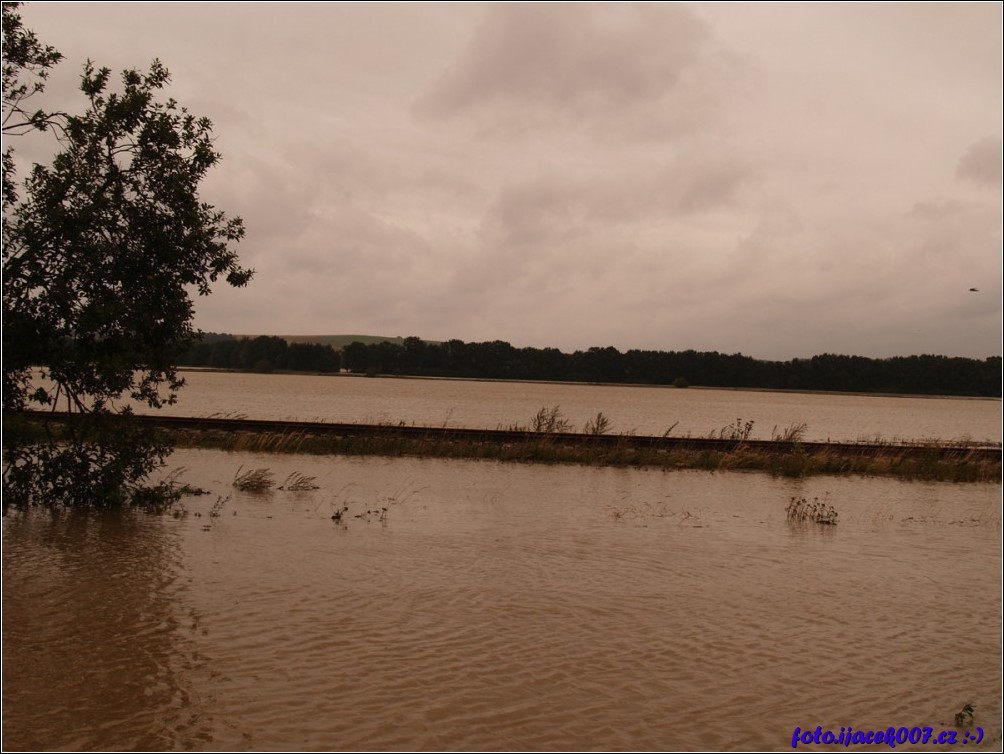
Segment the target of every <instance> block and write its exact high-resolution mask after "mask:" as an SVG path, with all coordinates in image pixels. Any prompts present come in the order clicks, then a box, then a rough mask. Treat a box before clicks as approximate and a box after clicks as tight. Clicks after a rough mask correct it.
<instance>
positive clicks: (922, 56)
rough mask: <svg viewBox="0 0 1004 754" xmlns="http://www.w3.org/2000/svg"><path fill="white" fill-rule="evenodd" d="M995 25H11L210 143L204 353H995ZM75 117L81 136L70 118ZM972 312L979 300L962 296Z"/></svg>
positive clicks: (945, 19)
mask: <svg viewBox="0 0 1004 754" xmlns="http://www.w3.org/2000/svg"><path fill="white" fill-rule="evenodd" d="M1001 8H1002V5H1001V4H1000V3H997V2H987V3H975V4H965V3H951V4H944V5H938V4H916V5H914V4H883V5H860V4H853V5H842V4H837V5H828V4H827V5H824V4H816V3H813V4H808V5H798V4H794V3H784V4H776V5H774V4H763V5H750V4H745V3H742V4H736V5H732V4H710V5H704V4H666V5H663V4H643V5H626V4H587V5H574V4H561V5H536V4H510V3H506V4H504V5H482V4H472V5H462V4H458V3H449V4H446V5H431V4H430V5H393V4H382V3H378V4H366V5H351V4H332V5H327V4H310V5H297V4H295V3H281V4H279V3H264V4H243V5H242V4H236V3H227V4H212V3H191V4H182V3H170V4H163V5H158V4H153V3H142V4H140V3H116V4H102V3H73V4H62V3H32V4H29V5H27V6H25V7H24V8H23V9H22V16H23V18H24V21H25V25H26V26H27V27H28V28H31V29H33V30H35V32H36V33H37V34H38V35H39V37H40V38H41V39H42V41H44V42H46V43H48V44H52V45H54V46H55V47H56V48H57V49H59V50H60V51H61V52H62V53H63V54H64V55H65V56H66V59H65V60H64V61H63V62H62V63H61V64H60V66H59V68H58V69H57V71H56V73H55V74H54V75H53V78H52V83H51V84H50V87H49V91H48V93H47V96H49V98H50V102H52V101H54V100H60V101H61V104H62V103H64V102H65V100H66V98H67V97H70V98H73V89H74V87H75V86H76V83H77V82H78V80H79V75H80V70H81V67H82V65H83V63H84V61H85V60H86V59H87V58H88V57H90V58H92V59H94V61H95V62H96V63H97V64H99V65H105V66H109V67H111V68H113V69H122V68H124V67H145V66H146V65H148V64H149V62H150V61H151V60H152V59H153V58H159V59H160V60H161V61H162V62H163V63H164V64H165V65H166V66H167V67H168V68H169V69H170V71H171V73H172V74H173V83H172V86H171V89H170V92H169V94H170V95H171V96H174V97H175V98H176V99H178V100H179V101H180V103H181V104H183V105H186V106H187V107H188V108H189V110H191V111H192V112H194V113H196V114H198V115H207V116H209V117H210V118H211V119H212V120H213V123H214V126H215V132H216V133H217V135H218V140H217V146H218V148H219V149H220V151H221V152H222V153H223V160H222V162H221V163H220V165H219V166H218V167H217V168H216V169H215V170H214V171H213V173H212V174H211V176H210V177H209V178H208V179H207V181H206V183H205V184H204V191H203V196H204V198H205V199H206V200H207V201H209V202H211V203H213V204H215V205H216V206H217V207H219V208H220V209H223V210H225V211H227V212H229V213H232V214H236V215H240V216H241V217H243V218H244V220H245V223H246V225H247V238H246V239H245V240H244V241H243V242H242V243H241V244H240V246H239V252H240V255H241V259H242V262H243V263H244V264H246V265H248V266H251V267H254V268H255V269H256V270H257V274H256V276H255V279H254V280H253V281H252V283H251V285H250V286H249V287H248V288H245V289H240V290H233V289H228V288H226V286H222V285H221V286H220V287H219V288H217V290H216V292H215V293H214V294H213V295H212V296H211V297H209V298H205V299H201V300H199V301H198V302H197V316H196V324H197V325H198V326H199V327H201V328H202V329H204V330H213V331H224V332H233V333H246V334H329V333H330V334H335V333H356V334H379V335H402V336H406V335H418V336H420V337H423V338H427V339H432V340H446V339H449V338H460V339H462V340H467V341H482V340H495V339H499V340H507V341H509V342H511V343H512V344H513V345H515V346H528V345H532V346H554V347H557V348H560V349H562V350H564V351H570V350H574V349H578V348H587V347H589V346H594V345H595V346H607V345H612V346H615V347H617V348H618V349H620V350H622V351H623V350H627V349H630V348H651V349H660V350H683V349H688V348H693V349H696V350H707V351H710V350H717V351H722V352H727V353H735V352H742V353H744V354H747V355H752V356H755V357H758V358H771V359H774V358H780V359H788V358H792V357H806V356H811V355H813V354H818V353H846V354H858V355H865V356H876V357H885V356H896V355H910V354H919V353H939V354H947V355H952V356H971V357H978V358H983V357H986V356H989V355H999V354H1000V353H1001V297H1002V293H1001V246H1002V235H1001V229H1002V190H1001V165H1002V156H1001V152H1002V148H1001V144H1002V142H1001V138H1002V122H1001V121H1002V63H1001V61H1002V41H1001V29H1002V11H1001ZM81 97H82V95H80V96H79V97H77V98H76V99H73V101H75V102H76V103H77V104H76V105H70V106H68V107H69V108H70V109H75V110H80V109H82V102H83V100H82V98H81ZM970 288H978V289H979V291H978V292H976V293H973V292H970V290H969V289H970Z"/></svg>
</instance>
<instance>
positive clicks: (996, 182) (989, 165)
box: [955, 136, 1004, 188]
mask: <svg viewBox="0 0 1004 754" xmlns="http://www.w3.org/2000/svg"><path fill="white" fill-rule="evenodd" d="M1002 161H1004V147H1002V143H1001V140H1000V139H999V138H997V137H995V136H988V137H987V138H985V139H982V140H981V141H978V142H976V143H975V144H973V145H972V146H971V147H969V149H968V150H966V153H965V154H964V155H962V157H961V158H960V159H959V164H958V167H957V168H956V169H955V173H956V175H958V176H959V177H960V178H964V179H966V180H968V181H972V182H973V183H978V184H981V185H983V186H989V187H991V188H1000V187H1001V184H1002V174H1001V164H1002Z"/></svg>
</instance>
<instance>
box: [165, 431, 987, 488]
mask: <svg viewBox="0 0 1004 754" xmlns="http://www.w3.org/2000/svg"><path fill="white" fill-rule="evenodd" d="M172 434H173V439H174V440H175V442H176V443H177V444H178V445H179V446H185V447H197V448H216V449H220V450H232V451H255V452H271V453H305V454H314V455H329V454H330V455H349V456H367V455H376V456H389V457H396V456H409V457H419V458H469V459H483V460H493V461H501V462H513V463H548V464H555V463H566V464H580V465H586V466H617V467H644V468H660V469H666V470H681V469H704V470H708V471H761V472H766V473H769V474H772V475H774V476H782V477H805V476H813V475H821V474H828V475H860V476H889V477H899V478H904V479H916V480H924V481H949V482H984V483H1000V481H1001V460H1000V457H996V458H992V457H990V458H988V457H987V456H986V455H985V454H982V453H977V452H975V451H973V450H971V449H967V448H959V449H958V450H957V451H955V452H952V451H951V450H949V452H947V453H946V447H948V446H944V445H938V446H936V445H931V446H928V447H927V448H925V447H920V448H918V447H911V448H903V447H899V446H894V445H890V446H889V447H888V449H880V450H878V451H876V450H874V449H860V450H858V449H853V448H850V449H849V448H847V447H846V446H841V447H837V446H832V447H830V446H828V447H825V448H823V449H813V450H811V451H809V450H806V449H805V448H804V447H801V446H799V445H797V444H796V445H795V446H794V447H793V449H792V450H790V451H785V452H778V451H777V450H768V449H764V448H759V447H756V446H755V445H754V444H751V443H743V444H741V445H738V446H735V447H733V448H731V449H728V450H717V449H707V448H702V449H693V448H685V447H684V448H644V447H636V446H632V445H630V444H629V443H628V442H624V443H623V444H621V443H615V444H613V445H607V446H594V445H583V444H580V443H575V442H568V441H566V440H564V439H562V438H556V437H553V436H548V435H546V434H542V435H538V436H533V437H531V438H530V439H527V440H525V441H512V442H494V441H479V440H471V439H468V438H462V437H450V436H438V435H429V436H426V437H394V436H386V435H354V436H331V435H313V434H309V433H305V432H294V433H290V434H282V433H275V432H262V433H255V432H223V431H219V430H177V431H174V432H172ZM925 451H926V452H925Z"/></svg>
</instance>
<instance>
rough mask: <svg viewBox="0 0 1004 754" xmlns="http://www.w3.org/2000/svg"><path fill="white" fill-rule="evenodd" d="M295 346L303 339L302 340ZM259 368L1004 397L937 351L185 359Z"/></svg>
mask: <svg viewBox="0 0 1004 754" xmlns="http://www.w3.org/2000/svg"><path fill="white" fill-rule="evenodd" d="M297 340H301V341H302V340H306V338H298V339H297ZM178 365H179V366H185V367H204V368H206V367H208V368H216V369H234V370H240V371H254V372H275V371H289V372H318V373H322V374H329V373H337V372H343V371H344V372H350V373H353V374H365V375H369V376H376V375H394V376H411V377H453V378H474V379H497V380H539V381H545V382H608V383H615V384H616V383H622V384H639V385H675V386H676V387H689V386H692V385H693V386H701V387H722V388H759V389H769V390H804V391H835V392H860V393H903V394H912V395H950V396H976V397H1001V392H1002V391H1001V376H1002V372H1001V357H1000V356H991V357H988V358H986V359H984V360H979V359H969V358H963V357H949V356H937V355H929V354H925V355H920V356H897V357H892V358H885V359H873V358H867V357H863V356H845V355H838V354H821V355H817V356H813V357H811V358H805V359H791V360H789V361H769V360H763V359H755V358H753V357H750V356H744V355H742V354H741V353H736V354H722V353H718V352H717V351H710V352H699V351H693V350H687V351H652V350H638V349H632V350H629V351H625V352H621V351H619V350H617V349H616V348H614V347H613V346H607V347H593V348H589V349H587V350H585V351H574V352H573V353H564V352H562V351H559V350H558V349H556V348H532V347H526V348H516V347H514V346H512V345H510V344H509V343H507V342H506V341H502V340H493V341H487V342H483V343H465V342H464V341H461V340H448V341H445V342H442V343H438V342H430V341H425V340H422V339H421V338H418V337H414V336H413V337H408V338H403V339H400V342H394V341H381V342H371V343H364V342H361V341H354V342H352V343H349V344H347V345H345V346H343V347H342V348H341V349H337V348H335V347H333V346H331V345H327V344H322V343H306V342H289V341H288V340H286V339H285V338H282V337H278V336H268V335H261V336H257V337H248V336H234V335H229V334H226V333H206V334H205V335H204V337H203V339H202V341H201V342H199V343H197V344H196V345H195V346H194V347H193V348H192V349H191V350H190V351H189V352H188V353H186V354H185V355H184V356H183V357H182V358H181V360H179V362H178Z"/></svg>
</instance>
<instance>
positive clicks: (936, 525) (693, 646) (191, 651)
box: [3, 451, 1002, 750]
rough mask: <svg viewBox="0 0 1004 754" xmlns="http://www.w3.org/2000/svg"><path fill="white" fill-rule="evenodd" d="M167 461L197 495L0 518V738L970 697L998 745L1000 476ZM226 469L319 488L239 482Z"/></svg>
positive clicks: (494, 726) (596, 734) (233, 731)
mask: <svg viewBox="0 0 1004 754" xmlns="http://www.w3.org/2000/svg"><path fill="white" fill-rule="evenodd" d="M172 465H173V466H174V467H175V468H178V467H186V470H184V471H183V472H182V473H181V479H182V480H184V481H187V482H189V483H191V484H196V485H199V486H202V487H205V488H207V489H208V490H210V494H208V495H205V496H202V497H187V498H185V499H184V504H183V505H182V506H180V507H179V508H177V510H176V513H177V517H175V516H174V515H171V514H165V515H152V514H144V513H139V512H135V511H126V512H120V513H115V514H107V515H105V514H95V513H91V514H75V513H67V514H61V515H59V516H55V517H54V516H52V515H50V514H48V513H32V514H16V513H12V514H10V515H8V516H7V517H5V518H4V519H3V639H4V645H3V653H4V655H3V659H4V663H3V747H4V750H10V749H64V750H65V749H138V748H150V749H196V750H218V749H237V750H244V749H283V750H297V749H301V748H302V749H306V750H319V749H338V750H351V749H367V750H391V749H393V750H401V749H419V750H426V749H454V750H457V749H463V750H492V749H510V750H511V749H522V750H525V749H563V750H576V749H592V750H597V749H599V750H603V749H616V750H631V749H754V750H755V749H760V748H764V749H773V750H780V749H786V750H790V748H791V738H792V733H793V731H794V728H795V727H796V726H798V727H800V728H802V729H810V730H813V729H815V726H817V725H819V726H822V727H823V729H824V730H825V729H827V728H830V729H832V730H834V732H839V730H840V728H841V727H842V726H844V727H846V726H851V727H853V728H854V729H855V730H862V731H863V730H869V729H876V730H877V729H883V730H884V729H886V728H888V727H889V726H896V727H900V726H907V727H912V726H920V727H923V726H930V727H932V729H933V730H934V731H935V734H936V733H937V732H938V731H940V730H941V729H942V727H945V728H950V729H954V727H953V725H952V723H953V716H954V714H955V713H956V712H958V711H959V710H960V709H961V707H962V705H964V704H965V703H967V702H971V703H972V704H973V706H974V708H975V724H976V725H979V726H980V727H982V728H983V729H984V731H985V738H984V741H983V743H982V744H981V746H980V748H997V747H999V746H1000V736H1001V693H1000V692H1001V683H1002V675H1001V663H1002V654H1001V609H1002V604H1001V583H1002V580H1001V554H1002V553H1001V506H1000V494H1001V493H1000V487H999V486H997V485H953V484H944V483H937V484H933V483H932V484H928V483H919V482H902V481H895V480H885V479H856V478H854V479H852V478H842V477H841V478H829V477H817V478H812V479H807V480H788V479H773V478H771V477H769V476H765V475H761V474H741V473H728V474H710V473H705V472H668V473H667V472H661V471H647V470H631V469H598V468H581V467H570V466H562V467H549V466H537V465H503V464H498V463H492V462H475V461H443V460H415V459H379V458H361V459H360V458H338V457H333V458H317V457H305V456H270V455H252V454H246V453H242V454H230V453H224V452H217V451H179V452H177V453H176V454H175V456H173V457H172ZM240 467H243V469H244V470H247V469H251V468H259V467H268V468H270V469H271V470H272V471H273V472H274V474H275V476H276V479H277V483H278V484H282V482H283V480H284V479H285V478H286V476H287V475H288V474H290V473H291V472H294V471H298V472H302V473H305V474H309V475H311V476H316V482H315V483H316V484H317V485H319V486H320V489H318V490H315V491H309V492H288V491H280V490H277V489H273V490H271V491H270V492H267V493H250V492H248V493H239V492H237V491H236V490H235V489H233V488H232V486H231V481H232V480H233V478H234V476H235V474H236V472H237V470H238V468H240ZM793 496H795V497H803V496H804V497H806V498H807V499H809V500H811V499H812V498H813V497H819V498H820V499H823V500H825V501H827V503H828V504H831V505H833V507H834V508H835V509H836V510H837V511H838V512H839V519H838V520H839V523H838V525H837V526H823V525H819V524H790V523H789V522H787V521H786V517H785V506H786V505H787V503H788V502H789V500H790V499H791V498H792V497H793ZM228 497H229V499H227V498H228ZM346 506H347V507H348V511H347V512H346V513H345V514H344V515H343V518H342V521H341V522H335V521H333V520H332V519H331V516H332V513H333V512H334V511H336V510H341V509H342V508H344V507H346ZM214 508H215V511H216V512H217V513H219V514H220V515H218V516H211V515H210V513H211V512H213V510H214ZM384 508H386V512H384V510H383V509H384ZM365 511H375V512H374V513H370V514H368V515H366V514H365V513H364V512H365ZM360 514H362V517H357V516H358V515H360ZM959 735H960V737H961V735H962V734H961V733H960V734H959ZM800 748H801V747H800ZM855 748H856V747H855ZM880 748H884V747H880ZM897 748H907V749H909V748H910V747H909V746H906V747H899V746H897ZM914 748H918V747H914ZM966 748H969V749H971V748H973V746H972V744H970V745H968V746H967V747H966Z"/></svg>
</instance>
